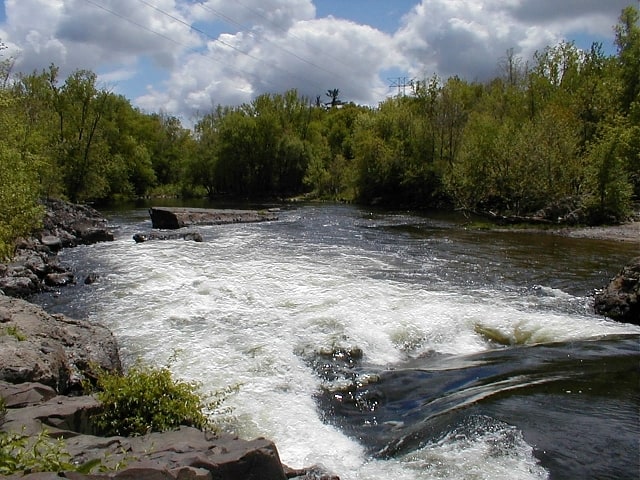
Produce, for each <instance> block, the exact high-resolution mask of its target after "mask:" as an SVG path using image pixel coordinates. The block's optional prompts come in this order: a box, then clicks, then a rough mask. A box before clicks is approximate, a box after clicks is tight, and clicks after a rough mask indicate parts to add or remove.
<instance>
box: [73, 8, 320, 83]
mask: <svg viewBox="0 0 640 480" xmlns="http://www.w3.org/2000/svg"><path fill="white" fill-rule="evenodd" d="M85 1H86V2H87V3H89V4H90V5H93V6H94V7H96V8H99V9H100V10H103V11H104V12H107V13H109V14H111V15H113V16H115V17H117V18H120V19H121V20H124V21H126V22H128V23H131V24H132V25H134V26H136V27H138V28H140V29H142V30H144V31H146V32H149V33H152V34H154V35H157V36H159V37H161V38H163V39H165V40H167V41H170V42H171V43H174V44H176V45H178V46H180V47H183V48H184V49H185V50H186V51H188V52H191V53H194V54H196V55H199V56H201V57H203V58H207V59H209V60H211V61H213V62H215V63H218V64H220V65H222V66H224V67H226V68H228V69H230V70H232V71H234V72H236V73H238V74H239V75H242V76H246V77H249V78H251V79H253V81H254V82H256V83H263V82H265V81H266V82H267V83H270V84H272V85H273V86H275V87H281V85H277V84H276V83H274V82H273V81H270V80H267V79H265V78H264V77H262V76H258V75H256V74H254V73H251V72H248V71H246V70H241V69H239V68H237V67H235V66H233V65H231V64H229V63H226V62H223V61H221V60H219V59H217V58H213V57H212V56H211V55H205V54H203V53H202V52H200V51H199V50H197V49H195V48H193V47H189V46H187V45H185V44H184V43H182V42H179V41H177V40H175V39H174V38H171V37H170V36H167V35H165V34H163V33H161V32H158V31H156V30H154V29H152V28H149V27H147V26H145V25H143V24H141V23H139V22H137V21H135V20H133V19H131V18H130V17H128V16H126V15H123V14H121V13H119V12H117V11H114V10H111V9H109V8H107V7H105V6H103V5H100V4H98V3H96V2H94V1H93V0H85ZM139 1H140V2H141V3H143V4H145V5H147V6H148V7H150V8H153V9H154V10H156V11H158V12H160V13H162V14H163V15H166V16H167V17H169V18H171V19H172V20H174V21H176V22H178V23H180V24H182V25H184V26H186V27H188V28H189V29H192V30H194V31H196V32H198V33H200V34H202V35H204V36H206V37H208V38H210V39H211V40H212V41H213V42H215V43H219V44H222V45H224V46H226V47H229V48H231V49H233V50H235V51H237V52H238V53H240V54H242V55H246V56H248V57H250V58H252V59H254V60H256V61H258V62H261V63H266V62H264V61H263V60H261V59H259V58H257V57H255V56H253V55H251V54H249V53H247V52H243V51H242V50H241V49H239V48H237V47H235V46H233V45H231V44H229V43H227V42H224V41H222V40H220V39H216V38H214V37H212V36H211V35H209V34H208V33H207V32H205V31H203V30H201V29H199V28H197V27H194V26H193V25H191V24H189V23H187V22H185V21H184V20H182V19H179V18H178V17H175V16H174V15H171V14H170V13H168V12H165V11H163V10H162V9H159V8H158V7H156V6H154V5H152V4H149V3H148V2H146V1H145V0H139ZM281 70H282V69H281ZM284 71H285V72H286V73H287V74H289V75H291V76H296V75H294V74H292V73H291V72H287V71H286V70H284ZM298 78H299V79H300V80H302V81H306V82H307V83H314V82H308V80H307V79H303V78H300V77H298ZM316 86H318V87H320V85H319V84H317V83H316ZM235 89H236V90H241V89H239V88H237V87H235Z"/></svg>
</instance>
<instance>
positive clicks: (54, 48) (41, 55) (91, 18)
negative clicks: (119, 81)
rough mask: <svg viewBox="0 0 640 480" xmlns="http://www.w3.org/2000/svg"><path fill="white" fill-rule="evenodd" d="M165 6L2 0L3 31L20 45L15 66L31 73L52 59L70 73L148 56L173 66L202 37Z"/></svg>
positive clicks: (122, 0) (126, 0)
mask: <svg viewBox="0 0 640 480" xmlns="http://www.w3.org/2000/svg"><path fill="white" fill-rule="evenodd" d="M163 4H164V5H163V8H162V11H159V10H157V9H153V8H151V7H149V6H147V5H145V4H144V3H140V2H135V3H134V2H131V1H129V0H110V1H104V0H95V1H94V0H85V1H82V0H64V1H62V0H57V1H51V0H5V9H6V16H7V28H6V31H7V34H8V36H9V38H10V39H11V41H12V43H14V44H16V45H19V47H20V54H19V56H18V59H17V64H16V67H18V68H21V69H22V70H23V71H27V72H29V71H32V70H34V69H39V68H42V67H43V66H46V65H49V64H50V63H52V62H53V63H55V64H56V65H58V66H60V67H61V70H62V72H63V73H68V72H69V71H71V70H74V69H76V68H89V69H97V68H98V67H99V66H100V65H102V64H104V63H114V64H115V63H119V64H131V63H132V62H135V61H136V59H137V58H138V57H139V56H140V55H148V56H149V57H151V58H153V59H154V61H155V62H156V63H158V64H159V65H162V66H163V67H165V68H171V67H172V66H173V65H174V64H175V62H176V61H177V60H178V59H179V57H180V55H181V54H182V52H184V51H185V50H188V49H190V48H195V47H197V46H198V45H200V44H202V40H201V39H200V37H199V36H198V35H196V34H195V33H194V32H192V31H190V30H189V29H188V28H185V26H184V25H183V24H180V23H179V22H178V21H176V19H179V20H180V19H183V18H184V17H183V15H182V13H181V12H180V11H179V10H178V9H177V8H176V5H175V2H173V1H164V2H163ZM162 12H166V14H165V13H162ZM167 14H168V15H170V16H168V15H167ZM183 21H184V20H183Z"/></svg>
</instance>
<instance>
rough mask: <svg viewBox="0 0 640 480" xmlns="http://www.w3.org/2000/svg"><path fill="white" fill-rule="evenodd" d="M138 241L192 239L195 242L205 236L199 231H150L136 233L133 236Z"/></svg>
mask: <svg viewBox="0 0 640 480" xmlns="http://www.w3.org/2000/svg"><path fill="white" fill-rule="evenodd" d="M133 239H134V240H135V242H136V243H142V242H148V241H149V240H191V241H194V242H202V241H203V238H202V235H201V234H200V233H199V232H180V233H167V232H149V233H136V234H135V235H134V236H133Z"/></svg>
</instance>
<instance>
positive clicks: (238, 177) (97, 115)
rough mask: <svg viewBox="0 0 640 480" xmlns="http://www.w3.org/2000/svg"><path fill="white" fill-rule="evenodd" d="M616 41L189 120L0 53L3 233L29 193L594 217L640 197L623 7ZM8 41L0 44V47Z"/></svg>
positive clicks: (631, 11)
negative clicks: (302, 199) (400, 85)
mask: <svg viewBox="0 0 640 480" xmlns="http://www.w3.org/2000/svg"><path fill="white" fill-rule="evenodd" d="M614 28H615V42H616V45H617V54H616V55H614V56H607V55H605V54H604V53H603V50H602V47H601V46H600V45H598V44H594V45H593V46H592V47H591V49H590V50H589V51H586V52H585V51H582V50H580V49H578V48H577V47H576V46H575V45H574V44H573V43H561V44H559V45H555V46H550V47H547V48H546V49H544V50H543V51H540V52H538V53H537V54H536V55H535V58H534V59H533V61H532V62H530V63H525V62H524V61H523V59H521V58H519V57H518V56H516V55H515V54H514V52H513V51H508V52H506V54H505V56H504V58H501V59H499V62H498V71H499V73H498V74H497V75H496V77H495V78H494V79H493V80H491V81H489V82H482V83H481V82H470V81H466V80H463V79H460V78H457V77H452V78H448V79H441V78H438V77H432V78H429V79H424V80H421V81H418V82H415V83H414V84H413V86H412V89H411V94H410V95H407V96H398V97H395V98H390V99H388V100H386V101H384V102H382V103H381V104H380V105H379V106H378V107H376V108H370V107H363V106H357V105H355V104H352V103H344V102H342V101H340V100H339V98H338V97H339V90H338V89H331V90H328V91H327V93H326V96H327V97H328V98H329V100H330V101H327V102H326V103H322V102H321V101H320V100H321V97H318V98H316V99H315V100H314V101H312V100H310V99H307V98H304V97H301V96H300V95H298V93H297V92H296V91H295V90H291V91H288V92H286V93H284V94H265V95H261V96H259V97H257V98H256V99H255V100H253V101H252V102H251V103H248V104H244V105H241V106H238V107H223V106H219V107H217V108H215V109H214V110H213V111H211V112H209V113H207V114H205V115H203V116H202V117H201V118H200V119H199V120H198V121H197V122H196V124H195V126H194V128H193V129H186V128H184V127H183V126H182V125H181V123H180V121H179V120H178V119H177V118H175V117H171V116H167V115H163V114H147V113H144V112H141V111H140V110H138V109H136V108H134V107H133V106H132V105H131V103H130V102H129V101H128V100H127V99H126V98H124V97H122V96H118V95H115V94H113V93H111V92H109V91H108V90H105V89H103V88H99V86H98V85H97V77H96V75H95V73H93V72H91V71H86V70H80V71H76V72H74V73H73V74H72V75H70V76H69V77H68V78H67V79H65V80H64V81H62V80H61V79H60V78H58V69H57V68H56V67H55V66H53V65H52V66H51V67H50V68H49V69H47V70H45V71H42V72H34V73H32V74H30V75H19V76H17V77H11V75H10V73H11V62H10V59H5V60H4V61H3V62H2V64H1V67H0V79H4V83H3V84H2V87H1V88H0V129H1V130H2V133H3V134H2V136H1V137H0V245H5V247H4V248H5V250H6V246H7V245H9V243H10V239H11V238H13V237H15V236H16V235H22V234H24V233H25V231H26V230H28V229H29V228H32V227H33V225H34V222H36V223H37V219H38V218H39V215H41V212H40V211H39V208H38V206H37V201H36V199H37V198H39V197H41V196H58V197H65V198H68V199H69V200H71V201H74V202H84V201H105V200H111V199H118V198H128V197H135V196H142V195H157V194H168V195H183V196H189V195H191V196H203V195H207V196H210V197H216V196H219V195H231V196H235V197H240V198H267V197H271V198H273V197H277V198H285V197H290V196H297V195H302V194H304V195H307V196H310V197H315V198H322V199H333V200H336V199H338V200H347V201H354V202H362V203H378V204H381V205H403V206H411V207H415V208H426V207H434V206H435V207H442V206H446V207H452V208H459V209H464V210H468V211H491V212H496V213H500V214H507V215H518V216H526V215H530V214H532V213H534V212H536V211H537V210H539V209H541V208H543V207H545V206H548V205H550V204H553V203H554V202H560V201H564V200H566V199H572V201H573V202H575V203H576V204H577V205H579V206H580V207H581V208H582V210H583V211H584V212H585V214H586V216H585V217H584V218H587V219H588V220H589V221H592V222H598V221H616V220H620V219H623V218H625V217H626V216H627V215H628V214H629V212H630V209H631V206H632V202H633V201H634V199H638V198H640V27H639V26H638V11H637V9H635V8H634V7H628V8H626V9H625V10H623V11H622V14H621V16H620V21H619V23H618V24H617V25H616V26H615V27H614ZM1 53H2V52H0V55H1Z"/></svg>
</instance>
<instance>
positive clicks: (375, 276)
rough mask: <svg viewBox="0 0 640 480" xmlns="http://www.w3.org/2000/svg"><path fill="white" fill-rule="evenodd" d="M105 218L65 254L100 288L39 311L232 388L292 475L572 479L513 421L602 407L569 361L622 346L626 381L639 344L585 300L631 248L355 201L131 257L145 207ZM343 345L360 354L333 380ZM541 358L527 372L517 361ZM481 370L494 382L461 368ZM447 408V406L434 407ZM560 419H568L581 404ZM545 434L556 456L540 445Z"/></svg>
mask: <svg viewBox="0 0 640 480" xmlns="http://www.w3.org/2000/svg"><path fill="white" fill-rule="evenodd" d="M106 214H107V216H109V217H110V218H111V221H112V222H113V224H114V225H115V226H117V227H118V230H117V231H116V232H117V239H116V241H114V242H111V243H103V244H97V245H92V246H86V247H79V248H77V249H73V250H68V251H65V252H63V253H62V254H61V260H62V261H63V262H65V263H68V264H71V265H73V266H74V268H75V269H76V272H77V275H78V277H81V276H82V275H86V274H88V273H97V274H98V275H99V280H98V282H97V283H95V284H93V285H78V286H77V287H75V288H72V289H69V290H62V291H61V292H60V293H59V296H57V297H55V298H47V299H43V300H42V301H43V302H44V303H50V304H51V305H49V307H50V309H58V310H60V311H64V312H65V313H68V314H71V315H76V316H86V317H89V318H90V319H92V320H93V321H95V322H100V323H103V324H105V325H106V326H107V327H109V328H110V329H111V330H112V331H113V332H114V334H115V335H116V337H117V339H118V341H119V344H120V346H121V354H122V356H123V360H124V362H125V364H130V363H131V362H133V361H135V360H136V359H141V360H143V361H144V362H147V363H150V364H155V365H161V364H167V363H170V365H171V369H172V371H173V372H174V373H175V375H176V376H177V377H179V378H183V379H188V380H196V381H198V382H201V384H202V389H203V392H216V391H220V390H222V389H225V388H226V387H237V388H238V390H237V392H236V393H233V394H231V395H230V397H229V398H228V400H227V402H226V406H227V407H229V411H227V412H226V413H225V414H224V419H225V420H226V421H227V422H228V423H229V424H233V427H234V429H235V431H237V432H238V433H239V434H240V435H241V436H244V437H247V438H251V437H256V436H264V437H267V438H269V439H271V440H273V441H274V442H275V443H276V445H277V447H278V450H279V453H280V456H281V459H282V461H283V462H284V463H286V464H288V465H290V466H292V467H302V466H309V465H312V464H318V463H319V464H322V465H323V466H325V467H326V468H327V469H328V470H330V471H333V472H335V473H336V474H338V475H339V476H340V477H341V478H342V479H346V480H350V479H351V480H355V479H359V480H360V479H380V478H394V479H396V480H405V479H432V478H447V479H467V478H492V479H510V480H511V479H534V478H535V479H539V478H548V477H550V476H551V477H553V478H563V475H562V473H561V472H562V470H563V469H565V468H574V467H568V466H566V465H568V464H567V463H563V460H562V458H558V457H562V455H564V454H563V453H562V448H561V446H562V445H563V444H564V443H563V440H562V439H561V440H557V439H556V438H555V437H553V439H552V437H551V433H549V432H547V430H546V429H545V428H543V429H542V432H540V431H539V430H536V428H535V427H534V426H532V425H531V424H530V423H532V422H529V423H526V422H525V421H524V420H523V421H522V424H521V423H520V421H519V419H518V418H519V417H520V416H521V415H520V414H518V415H516V414H514V413H513V412H514V411H515V410H514V409H516V407H517V409H524V410H525V411H526V410H527V408H529V407H530V406H531V404H532V403H534V402H538V403H539V404H540V405H542V404H544V405H546V406H545V408H552V409H553V406H551V407H550V406H548V405H547V404H546V403H545V402H549V401H550V397H548V395H550V394H553V395H554V396H555V397H554V398H555V399H560V400H559V402H560V403H563V405H565V406H567V408H568V406H570V405H573V408H575V409H577V410H580V409H582V408H583V406H584V405H583V404H582V403H581V402H584V404H589V403H593V402H592V398H591V397H589V398H588V397H586V396H585V395H586V392H587V390H588V389H590V388H591V389H593V388H595V387H593V388H592V387H591V386H589V385H588V384H587V383H584V384H583V383H581V382H583V380H584V382H588V381H589V380H588V378H590V376H592V375H593V372H592V371H591V370H589V371H588V372H586V371H585V373H584V375H583V376H581V377H580V378H578V379H576V378H573V377H572V380H571V381H572V382H574V383H573V384H576V385H577V383H576V382H578V383H579V384H580V385H579V387H576V388H579V389H580V393H579V392H578V390H576V391H573V390H571V391H570V392H568V390H569V387H566V386H565V383H561V382H564V381H565V380H566V379H567V378H568V377H569V376H571V375H573V374H572V373H571V372H573V371H574V369H573V367H571V368H568V367H567V366H566V365H564V364H563V365H562V366H560V364H561V362H562V361H563V359H565V358H566V357H567V355H569V356H571V355H572V353H571V352H572V351H577V350H575V349H578V350H579V351H580V352H587V351H588V353H584V354H583V360H582V362H583V363H584V362H587V363H589V362H591V363H589V364H590V365H591V364H593V365H594V367H593V368H597V365H599V364H600V363H602V362H601V361H600V357H599V355H601V353H597V352H596V353H594V352H593V351H592V350H593V349H592V346H593V345H594V342H595V344H598V345H600V343H598V342H603V343H602V344H603V345H604V344H605V343H606V342H614V343H615V342H618V340H617V339H621V341H623V342H627V343H623V344H619V343H615V345H614V347H611V348H614V349H615V353H606V354H604V355H610V357H607V358H615V361H616V365H619V366H618V367H616V368H617V370H616V372H618V373H619V374H620V375H623V374H624V372H625V371H626V370H625V369H626V368H627V366H626V365H627V363H625V362H627V360H626V358H627V357H628V356H629V355H631V356H632V355H633V350H634V348H633V346H632V347H628V339H629V338H631V339H634V338H635V341H637V337H634V335H636V336H637V335H638V334H640V328H638V327H634V326H631V325H627V324H619V323H614V322H611V321H608V320H605V319H603V318H600V317H597V316H595V315H594V314H593V313H592V312H591V307H590V298H589V294H590V292H591V291H592V290H593V289H594V288H596V287H598V286H602V285H604V283H605V282H606V281H607V279H608V278H609V277H610V276H611V275H612V274H613V273H615V270H617V269H618V268H619V266H621V265H622V264H623V263H624V262H626V261H627V260H628V259H629V258H631V257H632V255H633V252H632V250H633V246H623V247H622V248H620V246H619V245H617V244H612V243H607V242H595V241H591V240H584V239H580V240H578V239H564V238H560V237H552V236H550V235H544V234H539V235H538V236H537V237H536V236H535V235H529V234H519V233H502V234H498V233H492V232H483V231H472V230H465V229H464V228H462V227H460V226H459V225H458V224H457V223H456V222H455V221H452V220H450V219H444V218H425V217H420V216H415V215H412V214H409V213H394V214H392V213H376V212H368V211H363V210H360V209H357V208H354V207H351V206H300V207H297V208H292V209H290V210H283V211H282V212H280V218H279V220H278V221H275V222H268V223H261V224H234V225H224V226H211V227H202V228H199V231H200V232H201V233H202V235H203V237H204V242H202V243H195V242H188V241H182V240H176V241H163V242H162V241H157V242H146V243H141V244H135V243H134V241H133V240H132V235H133V234H134V233H137V232H140V231H147V230H148V229H150V222H149V220H148V218H147V216H146V210H144V209H139V210H131V211H128V212H106ZM625 248H626V249H627V250H625ZM612 339H613V340H612ZM548 345H549V346H551V345H553V348H551V347H549V348H547V346H548ZM606 345H610V344H609V343H606ZM631 345H633V343H632V344H631ZM540 346H543V347H544V348H545V349H540V348H539V347H540ZM572 348H574V350H572ZM603 349H604V347H603ZM625 349H626V350H625ZM629 349H631V352H630V353H629V352H628V350H629ZM336 351H343V352H353V351H357V352H361V356H360V357H359V358H357V359H356V360H357V362H355V363H354V364H352V365H348V366H346V367H345V366H344V365H342V366H339V365H333V366H332V365H331V362H332V361H333V359H331V358H330V353H331V352H336ZM599 351H600V349H599V350H598V352H599ZM621 352H622V353H621ZM501 355H502V356H501ZM636 355H637V353H636ZM534 357H535V358H538V363H537V364H536V366H534V367H530V366H527V365H524V364H522V365H520V364H518V365H515V364H514V362H516V363H517V362H518V361H522V359H524V358H534ZM323 358H329V360H327V361H326V362H325V363H326V364H327V365H324V364H323V368H325V370H324V371H325V373H326V369H330V368H333V367H335V368H336V369H337V370H336V372H337V373H335V374H331V375H322V374H319V371H318V369H317V368H314V366H315V367H317V366H318V364H319V362H320V363H322V362H323V360H322V359H323ZM585 359H586V360H585ZM633 361H635V365H636V367H637V356H636V357H635V359H634V360H633ZM633 361H632V363H631V364H632V365H633ZM609 363H610V364H612V363H613V360H610V361H609ZM485 365H492V367H491V371H490V372H489V371H488V370H487V369H480V370H470V369H469V368H470V367H471V366H474V368H475V367H478V366H485ZM507 365H511V366H510V367H509V368H506V367H507ZM555 365H558V367H557V368H555ZM340 368H342V370H340ZM496 369H498V370H499V371H500V372H501V373H500V375H497V374H496V373H495V372H496ZM454 370H455V371H454ZM341 372H342V373H341ZM345 372H346V373H345ZM394 372H395V373H394ZM438 372H448V373H447V375H449V376H448V377H444V376H442V374H438ZM541 372H548V375H547V374H546V373H545V374H544V375H542V374H541ZM620 372H622V373H620ZM471 377H472V378H471ZM444 378H448V379H449V380H448V381H447V382H444V381H443V380H442V379H444ZM598 378H600V377H598ZM563 379H564V380H563ZM602 382H606V380H603V379H600V383H598V388H605V387H603V385H604V384H603V383H602ZM402 385H405V387H403V386H402ZM541 385H544V389H542V387H541ZM507 386H508V388H507ZM405 390H406V391H405ZM428 390H429V391H428ZM551 390H553V391H552V392H551ZM582 390H584V392H585V393H582ZM633 390H634V389H633V387H631V391H625V392H622V393H619V392H618V393H615V394H607V393H606V392H602V399H601V400H599V401H602V402H603V405H605V404H606V405H605V406H604V408H608V409H611V408H613V409H616V412H617V413H616V412H614V413H613V414H612V415H614V416H615V421H614V423H615V422H619V423H620V425H622V427H620V428H621V429H622V430H623V431H624V429H625V428H627V429H628V430H629V432H628V435H629V436H628V438H629V439H630V440H629V441H630V442H631V445H629V447H630V448H632V449H633V448H635V447H636V446H637V444H634V443H633V442H635V440H632V439H633V438H634V436H635V435H636V434H637V416H636V418H633V411H634V408H633V402H634V401H635V402H637V398H638V396H637V395H638V394H637V391H635V392H634V391H633ZM550 392H551V393H550ZM400 393H402V397H401V398H395V396H399V395H400ZM345 395H351V397H350V398H352V399H353V401H352V403H350V404H348V403H345V400H344V398H345ZM376 395H377V396H376ZM581 396H584V400H581V398H582V397H581ZM427 397H428V398H427ZM611 397H615V398H614V400H615V401H612V402H611V403H607V402H609V399H610V398H611ZM372 398H375V401H368V403H367V401H364V400H362V399H372ZM445 398H446V399H447V401H449V402H453V403H449V404H447V406H446V408H441V407H439V405H441V404H442V402H443V400H442V399H445ZM564 398H566V400H567V402H566V403H564V400H562V399H564ZM485 399H488V400H485ZM385 402H386V403H385ZM456 402H458V403H456ZM509 402H515V404H514V403H509ZM551 403H552V404H553V403H555V400H554V401H553V402H551ZM630 404H631V405H630ZM514 405H515V406H514ZM636 406H637V403H636ZM438 408H440V409H438ZM429 409H431V410H429ZM434 409H435V410H434ZM509 409H510V410H509ZM518 411H519V410H518ZM532 411H535V409H534V410H532ZM629 412H631V413H629ZM578 413H579V412H576V413H575V415H578ZM558 415H564V417H563V418H564V419H565V420H566V421H567V422H568V423H571V422H572V421H574V420H575V418H574V416H573V415H574V412H573V410H569V411H568V412H566V413H564V414H562V413H558ZM629 415H630V417H629V418H627V416H629ZM636 415H637V409H636ZM522 416H526V415H522ZM545 421H547V420H545ZM610 421H611V419H610V418H607V419H603V422H610ZM561 423H562V422H561ZM634 424H635V426H634ZM600 427H602V425H600ZM576 428H580V427H576ZM602 428H604V427H602ZM549 430H551V428H549ZM369 432H370V433H369ZM583 434H585V432H580V431H574V432H573V433H570V434H568V435H570V436H571V435H583ZM551 440H553V442H554V443H555V444H556V447H554V448H558V449H559V450H558V451H559V453H557V454H553V453H549V451H548V449H547V448H546V447H545V445H546V443H545V442H548V441H549V442H550V441H551ZM558 444H560V446H558ZM570 448H573V444H571V445H569V444H567V446H566V449H567V450H568V449H570ZM578 463H579V462H578ZM554 468H557V471H556V472H555V473H554V472H552V470H553V469H554ZM576 468H579V467H576ZM611 468H614V467H613V466H612V467H611ZM615 468H617V466H615ZM629 468H631V469H632V470H631V472H633V468H634V465H631V466H630V467H629ZM635 468H636V471H637V467H635ZM576 472H578V473H580V470H571V472H567V476H566V477H565V478H570V475H569V473H571V474H575V473H576ZM551 473H553V475H551ZM582 473H584V472H582Z"/></svg>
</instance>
